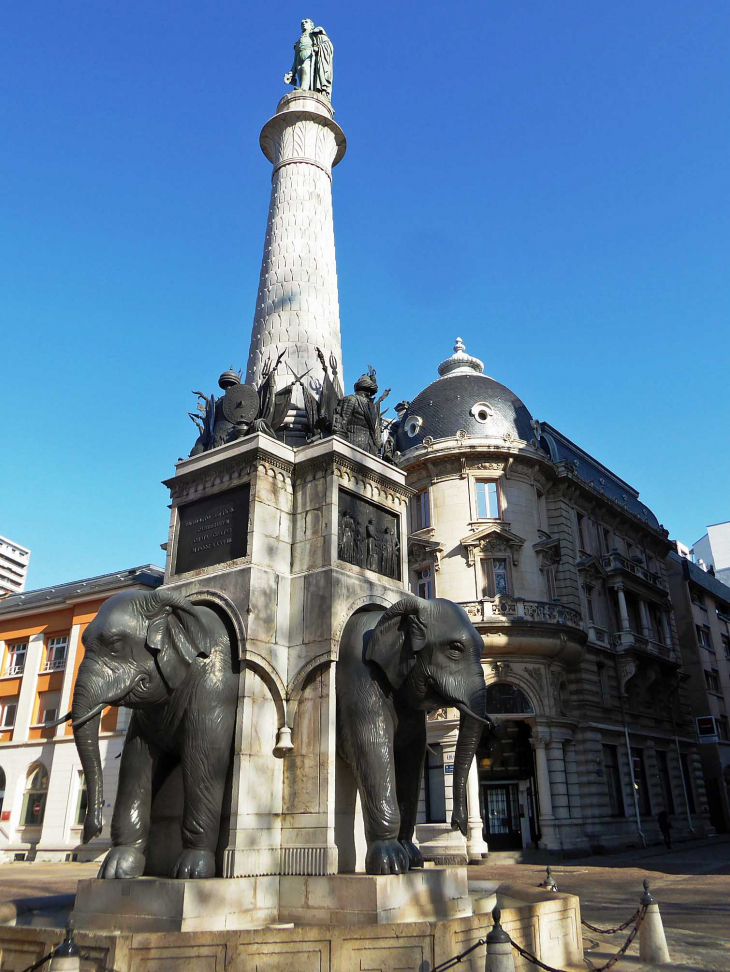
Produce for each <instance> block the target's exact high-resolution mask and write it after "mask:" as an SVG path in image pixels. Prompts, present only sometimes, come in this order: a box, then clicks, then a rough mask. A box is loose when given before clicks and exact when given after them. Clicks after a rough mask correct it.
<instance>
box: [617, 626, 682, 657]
mask: <svg viewBox="0 0 730 972" xmlns="http://www.w3.org/2000/svg"><path fill="white" fill-rule="evenodd" d="M611 647H612V648H618V649H622V650H625V649H627V648H637V649H638V650H639V651H646V652H648V653H649V654H652V655H658V656H659V657H661V658H671V656H672V649H671V648H670V647H669V645H664V644H662V643H661V641H654V640H653V639H652V638H646V637H645V636H644V635H640V634H637V633H636V632H635V631H617V632H616V633H615V634H612V635H611Z"/></svg>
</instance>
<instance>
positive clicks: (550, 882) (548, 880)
mask: <svg viewBox="0 0 730 972" xmlns="http://www.w3.org/2000/svg"><path fill="white" fill-rule="evenodd" d="M538 888H544V889H545V891H557V890H558V886H557V884H556V883H555V879H554V878H553V869H552V868H551V867H550V865H549V864H548V866H547V867H546V868H545V880H544V881H542V882H541V883H540V884H538Z"/></svg>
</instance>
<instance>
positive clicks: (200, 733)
mask: <svg viewBox="0 0 730 972" xmlns="http://www.w3.org/2000/svg"><path fill="white" fill-rule="evenodd" d="M200 716H201V717H204V718H205V719H206V720H208V719H210V712H204V713H200ZM218 716H219V718H218V719H216V720H214V721H213V724H214V725H215V727H216V738H215V739H214V740H211V739H210V734H211V733H210V730H207V731H206V728H205V727H204V726H203V725H202V718H201V719H194V720H192V723H195V724H192V723H191V725H189V726H188V730H187V732H186V743H185V747H184V749H183V752H182V772H183V789H184V791H185V804H184V808H183V819H182V844H183V852H182V854H181V855H180V857H179V858H178V860H177V863H176V864H175V869H174V871H173V875H172V876H173V877H177V878H211V877H215V851H216V846H217V844H218V836H219V831H220V820H221V810H222V807H223V797H224V793H225V786H226V777H227V775H228V767H229V763H230V760H231V742H232V738H233V724H234V720H235V708H232V709H231V711H230V712H227V711H226V712H219V713H218Z"/></svg>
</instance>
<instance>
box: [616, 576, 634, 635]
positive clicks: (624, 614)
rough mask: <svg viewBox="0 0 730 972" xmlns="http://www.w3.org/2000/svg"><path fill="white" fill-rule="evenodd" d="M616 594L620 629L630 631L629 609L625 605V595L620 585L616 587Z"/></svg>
mask: <svg viewBox="0 0 730 972" xmlns="http://www.w3.org/2000/svg"><path fill="white" fill-rule="evenodd" d="M616 594H617V596H618V613H619V616H620V618H621V630H622V631H630V630H631V624H630V622H629V609H628V608H627V607H626V595H625V594H624V589H623V587H622V586H621V585H618V586H617V587H616Z"/></svg>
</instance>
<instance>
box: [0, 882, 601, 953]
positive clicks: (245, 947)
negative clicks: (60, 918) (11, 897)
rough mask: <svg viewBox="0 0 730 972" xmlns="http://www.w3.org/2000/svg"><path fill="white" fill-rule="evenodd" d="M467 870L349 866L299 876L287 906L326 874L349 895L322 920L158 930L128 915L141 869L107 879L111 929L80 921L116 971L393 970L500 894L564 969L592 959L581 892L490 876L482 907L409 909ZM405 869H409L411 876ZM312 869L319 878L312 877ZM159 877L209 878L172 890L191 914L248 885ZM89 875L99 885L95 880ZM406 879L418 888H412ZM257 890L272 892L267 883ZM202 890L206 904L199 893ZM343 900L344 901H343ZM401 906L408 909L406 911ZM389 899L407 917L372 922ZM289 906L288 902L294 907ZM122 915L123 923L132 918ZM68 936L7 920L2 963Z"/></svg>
mask: <svg viewBox="0 0 730 972" xmlns="http://www.w3.org/2000/svg"><path fill="white" fill-rule="evenodd" d="M439 872H441V874H442V875H445V876H443V877H441V878H436V879H435V880H436V884H435V885H429V884H428V883H427V882H428V878H426V875H430V874H438V873H439ZM449 872H457V874H456V875H454V877H453V880H454V882H455V883H454V884H453V885H452V884H451V881H452V876H451V874H449ZM458 872H461V873H463V872H464V869H463V868H434V869H431V868H428V869H426V871H424V872H423V874H422V875H421V876H422V877H424V879H425V881H424V883H422V884H420V886H419V884H418V883H417V882H416V883H415V884H414V883H411V884H410V885H408V884H406V883H402V884H401V888H400V891H398V890H397V889H395V888H394V887H389V885H391V884H392V883H393V882H397V881H401V882H403V880H404V879H403V878H402V877H401V878H398V877H394V878H387V877H386V878H375V881H374V883H371V884H369V885H368V884H366V883H365V882H360V881H359V879H360V878H361V877H365V878H366V876H365V875H349V876H348V875H342V876H341V877H342V878H344V879H345V880H344V882H335V881H334V879H333V878H322V879H312V878H302V879H301V881H302V884H301V885H300V890H299V892H298V896H296V897H295V898H294V899H293V900H292V901H291V902H289V903H288V904H287V906H286V907H291V908H292V909H294V910H296V909H297V908H299V907H301V904H302V902H303V901H304V903H305V904H309V903H313V902H314V901H318V902H319V903H320V904H322V903H323V901H324V898H323V893H322V889H319V888H317V886H316V881H317V880H326V881H331V882H332V883H331V889H332V894H333V895H334V894H335V889H339V890H338V891H337V893H338V894H340V893H341V894H342V895H344V899H342V900H338V899H337V898H336V897H332V898H330V905H329V907H328V908H325V909H323V911H322V915H321V916H320V917H319V918H318V919H317V921H318V922H319V923H318V924H317V923H314V922H312V923H309V922H307V923H303V924H294V925H292V924H289V925H282V924H280V923H275V922H271V923H269V924H267V925H265V926H264V927H260V928H246V929H235V928H232V927H230V926H229V927H220V929H219V930H207V931H172V930H163V931H154V932H153V931H145V930H142V929H141V928H134V929H133V928H131V927H130V926H129V925H128V924H127V920H128V918H130V917H131V916H132V915H133V913H134V910H135V908H137V910H140V906H135V905H132V904H131V901H132V900H133V899H134V898H135V897H136V896H137V894H139V895H140V896H141V897H142V898H144V896H146V895H147V893H148V892H147V891H143V890H142V889H143V888H145V886H146V885H147V886H149V887H150V888H152V886H153V880H150V881H149V882H147V881H145V879H142V880H138V881H132V882H129V883H126V882H121V881H108V882H103V883H104V884H106V885H107V886H114V887H116V888H118V889H119V898H118V899H117V900H118V901H119V902H120V903H121V902H122V900H123V899H124V900H125V902H130V903H129V904H126V903H125V905H124V907H125V908H126V909H127V910H126V912H125V913H124V914H121V913H117V914H116V915H111V916H110V927H108V928H106V929H104V930H98V931H91V930H88V931H86V930H79V931H77V932H76V933H75V937H76V940H77V942H78V944H79V945H80V946H81V947H82V949H83V951H84V957H85V961H84V969H85V970H86V972H103V970H104V969H109V968H113V969H115V970H118V972H161V970H163V969H164V972H189V970H192V969H194V970H195V972H244V970H247V972H248V970H254V969H259V970H266V972H291V969H296V970H297V972H356V970H357V972H359V970H361V969H364V968H368V969H380V970H383V972H391V970H397V969H427V968H433V967H434V966H437V965H439V964H440V963H442V962H444V961H446V959H448V958H451V957H452V956H454V955H457V954H459V953H460V952H463V951H465V950H466V949H467V948H469V946H470V945H473V944H474V943H475V942H477V941H479V939H483V938H485V936H486V934H487V933H488V932H489V930H490V928H491V927H492V917H491V909H492V908H493V907H494V905H495V904H498V905H500V907H501V908H502V919H501V920H502V926H503V927H504V928H505V930H506V931H507V932H508V933H509V934H510V935H511V937H512V938H513V939H514V940H515V941H516V942H519V944H520V945H522V946H524V947H525V948H527V949H529V950H530V951H531V952H532V953H533V954H535V955H537V957H538V958H540V959H541V960H542V961H543V962H546V963H547V964H549V965H552V966H554V967H556V968H563V969H566V968H576V969H578V968H581V969H583V968H584V967H585V966H584V964H583V953H582V944H581V941H582V940H581V934H580V903H579V900H578V898H577V897H576V896H575V895H570V894H560V893H552V892H547V891H543V890H541V889H538V888H532V887H522V886H519V885H512V884H510V885H506V884H499V883H497V882H483V881H482V882H477V883H476V884H474V885H472V886H471V887H470V888H469V895H470V899H471V901H470V907H471V908H472V909H473V914H471V915H470V916H468V917H450V918H444V919H443V920H413V919H412V918H411V919H409V918H407V917H405V915H406V914H407V913H409V910H410V913H411V914H413V913H414V910H413V909H418V908H423V909H427V908H428V907H429V905H428V904H427V902H426V898H427V897H428V895H427V894H426V888H427V887H432V888H433V887H436V888H438V887H441V890H442V892H443V891H446V890H447V889H449V888H451V889H452V891H456V892H459V891H461V890H462V889H463V885H462V884H461V877H460V875H459V873H458ZM408 877H409V876H406V880H407V879H408ZM348 879H349V880H348ZM243 880H245V879H243ZM250 880H251V881H253V880H254V879H250ZM256 880H258V881H262V880H264V881H266V880H269V879H261V878H258V879H256ZM271 880H274V881H276V880H279V879H277V878H273V879H271ZM287 880H289V879H287ZM313 880H314V881H315V884H312V883H311V882H312V881H313ZM366 880H367V878H366ZM304 882H306V883H304ZM350 882H352V883H350ZM358 882H359V883H358ZM154 883H155V884H158V885H159V884H162V883H167V884H173V883H174V884H178V885H183V884H186V883H187V884H188V886H190V885H193V884H195V885H197V887H198V888H200V889H201V891H200V894H199V897H197V898H196V896H195V894H193V895H191V894H190V893H189V892H188V890H187V888H186V889H185V891H184V892H182V894H181V896H178V897H177V898H175V896H174V895H173V896H172V897H171V898H170V899H169V902H172V901H176V902H178V903H177V904H175V908H177V910H178V916H179V914H180V911H181V910H182V912H183V913H184V912H185V904H186V902H187V908H188V912H187V915H188V917H189V918H190V919H193V918H194V915H193V913H192V912H193V910H194V908H195V907H198V908H201V909H203V910H205V908H206V907H207V906H206V904H205V901H204V898H205V894H204V889H205V888H206V887H208V889H209V894H210V895H211V900H215V896H216V895H217V894H219V892H217V891H216V890H214V889H215V888H216V886H217V885H218V884H219V883H220V884H223V883H225V884H226V885H228V886H229V887H231V888H232V889H233V888H234V887H236V886H238V885H239V881H238V880H236V879H228V880H226V881H225V882H223V881H221V882H216V881H200V882H179V881H178V882H172V881H170V882H154ZM88 884H89V885H92V884H93V885H95V884H96V882H88ZM125 886H127V887H130V888H132V889H134V888H135V887H136V888H139V891H138V892H135V891H130V893H128V894H122V889H123V888H124V887H125ZM242 887H243V885H241V888H242ZM295 887H296V885H294V884H292V885H291V888H292V889H294V888H295ZM409 887H410V893H409V892H408V890H407V889H408V888H409ZM368 888H369V890H368ZM262 889H263V886H262ZM262 889H261V890H262ZM91 890H93V889H92V888H91V887H90V888H89V891H91ZM158 890H159V889H158ZM86 893H88V892H86V891H85V890H84V889H80V896H79V899H78V901H77V910H78V908H79V906H80V905H82V904H85V903H86V904H88V903H89V899H88V898H86V897H85V894H86ZM234 897H235V893H234V892H233V891H232V898H231V902H232V904H233V910H231V911H230V912H229V913H230V914H240V913H241V912H242V910H243V908H245V907H246V902H245V901H244V902H238V901H235V900H233V898H234ZM444 898H445V899H446V900H452V901H453V902H458V901H460V898H459V897H456V898H451V899H449V898H448V894H447V895H444ZM406 899H409V900H408V901H406ZM147 900H149V899H147ZM259 900H261V901H264V900H265V895H264V894H263V890H262V896H261V898H260V899H259ZM180 901H182V906H181V905H180V904H179V902H180ZM196 901H197V905H194V902H196ZM218 901H219V906H220V905H221V903H222V899H220V898H219V899H218ZM343 902H344V904H345V905H347V907H344V908H340V907H335V905H338V904H342V903H343ZM386 904H391V905H393V908H392V909H389V908H386V907H384V906H385V905H386ZM353 905H356V907H353ZM224 907H228V906H227V905H224ZM460 907H461V903H459V904H458V905H457V904H454V908H455V909H458V908H460ZM401 908H405V910H402V911H401V910H400V909H401ZM166 909H167V912H168V914H167V916H163V917H167V918H170V917H171V914H170V913H171V911H172V907H171V905H170V904H169V903H168V905H166V906H165V907H158V908H157V911H158V912H159V913H160V915H158V917H160V916H161V913H162V912H163V911H165V910H166ZM148 910H149V909H148ZM388 910H392V911H393V913H394V914H398V913H399V914H401V915H403V916H404V917H402V918H400V919H396V920H390V921H389V922H386V921H379V922H378V921H374V920H373V921H371V923H370V924H363V923H362V919H363V918H365V917H367V918H368V920H370V919H371V917H372V914H373V912H374V911H376V912H377V913H378V914H379V915H380V916H381V917H383V916H384V915H385V913H386V911H388ZM283 913H284V914H286V911H284V912H283ZM292 913H294V911H293V912H292ZM96 914H97V915H100V914H101V912H100V911H99V910H98V909H97V912H96ZM326 915H328V916H329V917H328V918H327V917H326ZM79 916H80V915H79ZM345 916H348V917H347V920H346V921H345V923H343V924H337V923H334V922H333V921H332V920H331V919H332V918H334V919H335V921H337V920H338V919H344V918H345ZM176 920H177V919H176ZM310 921H311V919H310ZM49 924H50V922H49ZM125 924H127V927H126V930H125V929H124V928H123V926H124V925H125ZM62 937H63V932H62V930H61V929H60V928H58V927H55V928H52V927H49V928H44V927H27V928H19V927H18V928H12V927H7V926H4V927H3V926H0V968H2V969H9V970H15V972H17V970H20V969H24V968H27V967H28V966H29V965H30V964H32V963H33V962H34V961H36V960H38V959H39V958H40V957H41V956H43V955H45V954H47V953H48V952H49V951H50V950H51V948H52V947H53V946H55V945H57V944H58V943H59V942H60V940H61V938H62ZM515 958H516V962H515V965H516V969H517V972H522V970H524V972H528V969H529V968H530V966H528V965H527V964H526V963H525V962H523V961H522V960H521V959H520V957H519V956H518V955H516V956H515ZM484 965H485V950H484V946H480V947H479V948H478V949H475V950H474V951H473V952H472V953H471V954H470V955H469V956H468V957H467V958H466V959H464V961H463V963H462V964H461V965H460V966H459V967H460V968H463V969H464V970H465V972H483V969H484Z"/></svg>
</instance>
